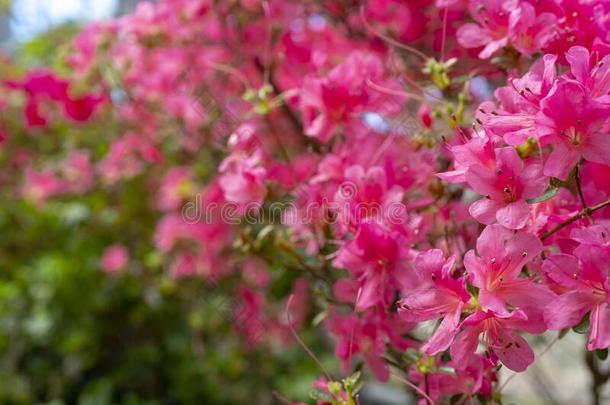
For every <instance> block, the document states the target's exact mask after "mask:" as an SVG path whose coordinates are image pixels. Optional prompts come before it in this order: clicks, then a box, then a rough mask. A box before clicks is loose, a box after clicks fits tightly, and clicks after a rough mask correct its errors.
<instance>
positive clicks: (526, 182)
mask: <svg viewBox="0 0 610 405" xmlns="http://www.w3.org/2000/svg"><path fill="white" fill-rule="evenodd" d="M495 155H496V165H495V169H494V170H490V169H489V168H487V167H483V166H481V165H479V164H474V165H472V166H470V167H469V168H468V171H467V172H466V175H465V177H466V182H467V183H468V184H469V185H470V187H472V189H473V190H474V191H476V192H477V193H479V194H482V195H484V196H485V197H484V198H482V199H480V200H478V201H476V202H474V203H473V204H472V205H471V206H470V214H471V215H472V216H473V217H474V218H475V219H476V220H477V221H479V222H481V223H483V224H487V225H488V224H492V223H494V222H495V221H496V220H497V221H498V223H500V224H501V225H503V226H505V227H506V228H509V229H520V228H523V227H524V226H525V224H526V222H527V220H528V217H529V212H530V211H529V206H528V204H527V202H526V199H529V198H534V197H537V196H539V195H540V194H542V193H543V192H544V190H546V188H547V186H548V179H547V178H546V177H544V176H543V175H542V167H541V166H540V165H539V164H536V163H529V164H527V165H526V164H525V163H524V162H523V161H522V160H521V158H520V157H519V155H518V154H517V151H516V150H515V149H514V148H512V147H505V148H497V149H496V150H495Z"/></svg>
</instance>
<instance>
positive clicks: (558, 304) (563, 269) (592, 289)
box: [543, 227, 610, 350]
mask: <svg viewBox="0 0 610 405" xmlns="http://www.w3.org/2000/svg"><path fill="white" fill-rule="evenodd" d="M591 228H593V229H591ZM591 228H590V229H589V230H588V231H585V232H583V231H580V230H579V231H577V230H575V231H573V232H572V235H573V237H575V239H577V240H578V239H580V240H581V241H583V242H587V243H583V244H581V245H580V246H579V247H577V248H576V249H575V250H574V252H573V253H574V254H573V255H570V254H563V253H560V254H556V255H554V256H551V257H550V258H548V259H547V260H546V261H545V262H544V264H543V270H544V272H545V273H546V275H547V276H548V277H549V278H550V279H551V280H553V281H555V282H556V283H557V284H559V285H560V286H561V287H563V288H565V290H566V292H565V293H564V294H562V295H561V296H559V297H557V298H556V299H555V300H554V301H552V302H551V303H550V304H549V305H548V306H547V307H546V309H545V311H544V317H545V320H546V321H547V323H548V327H549V329H564V328H569V327H572V326H574V325H576V324H578V323H579V322H580V321H581V320H582V319H583V317H584V316H585V314H587V313H589V314H590V315H589V324H590V332H589V340H588V343H587V348H588V349H589V350H595V349H604V348H607V347H610V276H609V275H608V263H609V262H610V242H609V239H608V233H607V230H605V229H603V228H601V227H597V228H594V227H591ZM591 242H593V243H595V244H592V243H591Z"/></svg>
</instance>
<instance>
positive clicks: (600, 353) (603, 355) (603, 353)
mask: <svg viewBox="0 0 610 405" xmlns="http://www.w3.org/2000/svg"><path fill="white" fill-rule="evenodd" d="M595 354H596V355H597V358H598V359H600V360H606V359H607V358H608V348H605V349H598V350H596V351H595Z"/></svg>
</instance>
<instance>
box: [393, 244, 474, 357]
mask: <svg viewBox="0 0 610 405" xmlns="http://www.w3.org/2000/svg"><path fill="white" fill-rule="evenodd" d="M454 263H455V257H451V258H449V259H448V260H445V257H444V254H443V252H442V251H441V250H440V249H432V250H429V251H427V252H424V253H420V254H419V255H418V256H417V258H416V259H415V270H416V271H417V273H418V274H419V276H420V277H421V279H422V280H423V282H424V285H423V286H422V287H420V288H417V289H415V290H414V291H410V292H407V293H406V295H405V296H404V297H403V298H402V299H401V300H400V302H399V313H400V314H401V315H402V317H403V318H404V319H405V320H407V321H410V322H421V321H427V320H431V319H438V318H443V321H442V322H441V324H440V325H439V327H438V328H437V329H436V332H435V333H434V335H432V337H431V338H430V339H429V340H428V341H427V342H426V344H424V345H423V346H422V348H421V350H422V351H423V352H424V353H426V354H429V355H435V354H437V353H440V352H442V351H445V350H447V348H448V347H449V345H450V344H451V342H452V341H453V337H454V336H455V334H456V332H457V330H458V325H459V322H460V316H461V314H462V309H463V308H464V307H465V306H466V305H467V304H468V302H469V301H470V298H471V297H470V294H469V293H468V291H467V290H466V280H465V279H464V278H463V277H459V278H456V277H455V276H454V275H453V265H454Z"/></svg>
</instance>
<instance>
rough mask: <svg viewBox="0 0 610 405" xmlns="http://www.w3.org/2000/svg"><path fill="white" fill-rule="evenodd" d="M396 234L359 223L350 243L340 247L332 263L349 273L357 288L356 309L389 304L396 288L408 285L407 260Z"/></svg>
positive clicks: (410, 280)
mask: <svg viewBox="0 0 610 405" xmlns="http://www.w3.org/2000/svg"><path fill="white" fill-rule="evenodd" d="M401 240H402V238H401V235H400V234H399V233H398V232H390V231H387V230H386V229H384V228H382V227H381V226H380V225H377V224H376V223H363V224H361V225H360V227H359V228H358V232H357V234H356V237H355V239H354V240H352V241H349V242H347V243H346V244H345V245H344V246H342V247H341V249H340V250H339V253H338V255H337V257H336V258H335V260H334V262H333V264H334V265H335V266H337V267H341V268H344V269H346V270H348V271H349V272H350V274H351V275H352V277H353V278H354V280H355V281H357V283H358V288H360V289H361V291H360V293H359V294H358V302H356V308H357V309H358V310H363V309H366V308H369V307H371V306H373V305H375V304H377V303H385V304H388V303H390V302H392V300H393V299H394V296H395V294H396V292H397V290H398V288H400V286H409V285H411V286H412V277H411V275H410V274H409V272H408V270H407V269H408V262H407V260H406V259H407V258H408V257H409V255H410V252H409V250H407V249H406V248H405V247H404V246H403V244H402V243H401Z"/></svg>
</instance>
